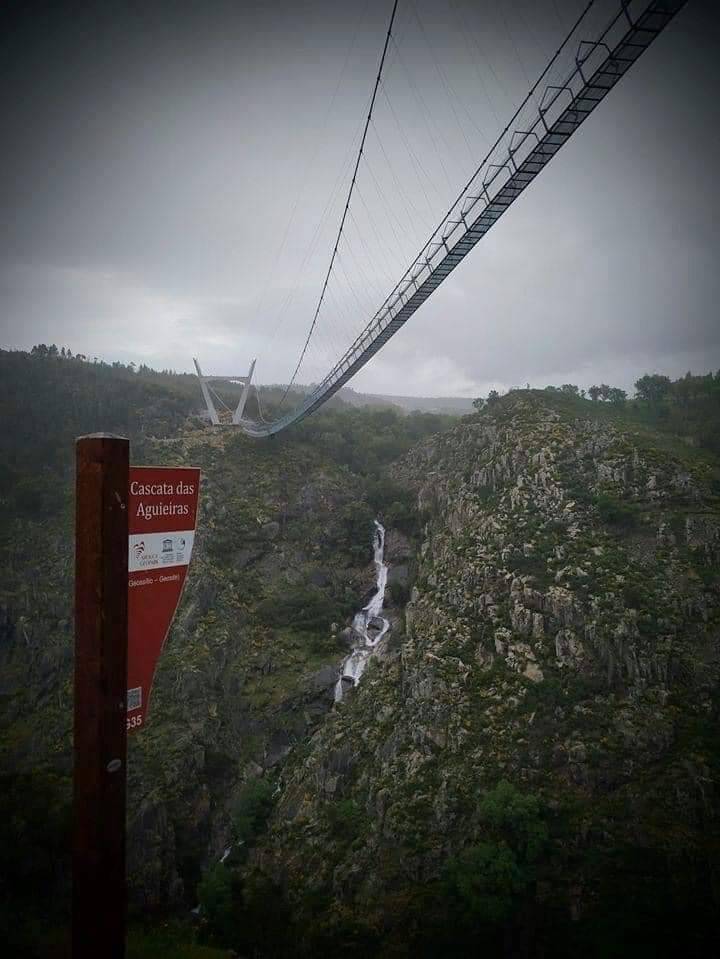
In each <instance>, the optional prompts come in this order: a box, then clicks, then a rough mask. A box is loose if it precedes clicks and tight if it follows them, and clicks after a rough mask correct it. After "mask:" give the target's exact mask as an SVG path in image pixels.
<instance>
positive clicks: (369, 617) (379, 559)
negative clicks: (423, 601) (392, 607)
mask: <svg viewBox="0 0 720 959" xmlns="http://www.w3.org/2000/svg"><path fill="white" fill-rule="evenodd" d="M373 546H374V556H373V559H374V562H375V569H376V570H377V579H376V588H375V593H374V594H373V596H372V598H371V600H370V602H369V603H368V604H367V606H365V607H363V609H361V610H360V612H359V613H356V614H355V618H354V619H353V630H354V631H355V634H356V635H357V636H358V637H359V642H358V643H357V644H356V646H355V648H354V649H353V651H352V653H350V655H349V656H348V658H347V659H346V660H345V662H344V663H343V665H342V669H341V671H340V678H339V679H338V681H337V683H336V684H335V702H339V701H340V700H341V699H342V698H343V692H344V689H343V682H345V683H348V682H350V683H352V685H353V686H356V685H357V684H358V682H359V680H360V677H361V676H362V674H363V673H364V672H365V667H366V666H367V664H368V660H369V659H370V657H371V656H372V654H373V653H374V652H375V648H376V647H377V645H378V643H379V642H380V640H381V639H382V638H383V636H384V635H385V633H387V631H388V630H389V629H390V623H389V622H388V620H387V619H385V617H384V616H382V615H381V614H382V611H383V603H384V601H385V587H386V586H387V577H388V568H387V565H386V564H385V560H384V555H385V527H384V526H383V525H382V523H379V522H378V521H377V520H375V537H374V540H373Z"/></svg>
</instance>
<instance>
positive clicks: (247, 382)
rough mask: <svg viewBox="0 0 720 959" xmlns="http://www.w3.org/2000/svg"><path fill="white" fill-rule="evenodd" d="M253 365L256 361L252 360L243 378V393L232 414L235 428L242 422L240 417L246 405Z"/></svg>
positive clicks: (253, 369)
mask: <svg viewBox="0 0 720 959" xmlns="http://www.w3.org/2000/svg"><path fill="white" fill-rule="evenodd" d="M255 363H256V360H253V361H252V363H251V364H250V371H249V373H248V375H247V376H246V378H245V386H244V387H243V391H242V393H241V394H240V400H239V402H238V405H237V409H236V410H235V412H234V413H233V418H232V421H233V423H234V424H235V426H238V425H239V424H240V422H241V420H242V415H243V412H244V410H245V404H246V403H247V398H248V394H249V392H250V384H251V383H252V378H253V373H254V372H255Z"/></svg>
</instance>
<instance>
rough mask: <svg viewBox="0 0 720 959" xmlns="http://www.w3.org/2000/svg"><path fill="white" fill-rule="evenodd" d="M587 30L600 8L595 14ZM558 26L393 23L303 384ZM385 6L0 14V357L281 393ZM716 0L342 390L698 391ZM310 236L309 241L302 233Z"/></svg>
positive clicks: (404, 2)
mask: <svg viewBox="0 0 720 959" xmlns="http://www.w3.org/2000/svg"><path fill="white" fill-rule="evenodd" d="M602 3H603V4H604V6H605V9H607V0H602ZM583 6H584V0H490V2H488V3H483V4H480V3H477V2H470V0H432V2H430V0H414V2H412V3H411V2H410V0H400V6H399V13H398V21H397V24H396V29H395V31H394V35H395V42H394V43H393V45H392V46H391V48H390V52H389V55H388V63H387V71H386V75H385V81H384V84H383V89H382V91H381V95H380V96H379V98H378V101H377V107H376V113H375V119H374V123H373V126H372V128H371V130H370V134H369V137H368V143H367V151H366V162H364V163H363V165H362V166H361V168H360V174H359V178H358V191H357V193H356V197H355V201H354V205H353V207H352V208H351V211H352V213H353V215H352V217H351V218H350V220H349V223H348V228H347V239H346V244H345V245H344V246H341V250H340V259H339V263H338V267H337V269H336V271H335V273H334V278H333V282H332V284H331V289H330V293H329V295H328V300H327V302H326V306H325V308H324V311H323V314H321V321H320V323H319V325H318V337H317V340H316V341H314V343H313V349H312V350H311V352H310V354H309V355H308V361H307V363H306V365H305V366H304V368H303V370H302V372H301V375H300V381H304V382H309V381H310V380H312V379H317V378H318V377H319V376H321V375H322V374H323V373H324V372H325V371H326V367H327V366H329V364H330V362H331V361H332V360H333V359H334V358H336V355H337V354H339V352H340V351H341V349H342V348H344V347H345V346H346V345H347V342H348V340H349V338H351V337H352V335H353V333H356V332H357V331H358V330H359V328H360V327H361V326H362V325H364V323H365V322H367V320H368V319H369V318H370V316H371V314H372V311H373V310H374V308H376V307H377V306H378V305H379V302H380V301H381V300H382V299H383V298H384V295H385V294H386V293H387V292H389V289H390V287H391V286H392V285H393V284H394V282H395V280H397V279H399V275H400V274H401V273H402V271H403V269H404V267H405V266H407V264H408V262H409V261H410V259H412V257H413V255H414V254H415V253H416V252H417V250H418V249H419V248H420V246H422V243H423V242H424V240H425V238H426V234H427V233H428V232H429V229H430V228H431V227H432V226H434V225H435V224H436V222H437V220H438V219H439V218H440V216H441V215H442V213H443V212H444V211H445V209H446V208H447V206H449V204H450V202H451V200H452V199H454V195H455V194H456V193H457V192H458V191H459V189H460V187H461V186H462V184H463V183H464V181H465V180H466V179H467V178H468V176H469V175H470V173H471V172H472V169H473V167H474V165H476V164H477V162H478V161H479V160H480V159H481V157H482V155H483V154H484V152H485V149H486V148H487V146H488V145H489V144H490V143H491V142H492V140H493V139H494V137H495V135H496V134H497V132H499V130H500V128H501V127H502V126H504V124H505V122H506V121H507V120H508V119H509V117H510V115H511V113H512V112H513V109H514V107H515V106H516V105H517V104H518V103H519V101H520V100H521V99H522V97H523V96H524V94H525V93H526V92H527V90H528V87H529V85H530V83H531V82H532V81H534V80H535V78H536V76H537V74H538V73H539V71H540V69H541V68H542V67H543V66H544V63H545V61H546V60H547V59H548V58H549V55H550V53H551V51H552V50H554V48H555V47H556V46H557V45H558V43H559V41H560V39H561V36H562V35H563V34H564V32H565V30H566V29H567V27H568V26H569V24H570V22H571V21H572V20H573V19H574V17H575V16H576V15H577V13H578V11H579V10H580V9H581V8H582V7H583ZM390 8H391V4H390V3H389V2H388V0H382V2H380V0H367V2H364V0H359V2H357V3H349V2H332V3H331V2H327V0H323V2H320V0H317V2H308V3H303V4H298V3H292V4H290V3H272V4H269V3H268V4H266V3H260V2H257V3H254V4H249V3H242V2H240V3H237V2H236V3H231V2H217V0H204V2H194V3H191V2H182V0H178V2H174V3H159V2H156V3H151V4H145V3H137V2H129V0H126V2H124V3H111V2H106V3H102V4H88V3H74V4H61V3H57V2H56V3H52V4H47V5H42V4H37V3H17V4H10V5H9V6H8V7H6V12H5V13H4V14H3V24H2V27H3V29H2V39H0V45H1V46H0V50H1V51H2V53H1V56H2V72H3V84H2V91H1V92H0V102H1V103H2V107H1V109H2V129H3V143H4V146H3V150H2V153H1V154H0V167H2V170H1V171H0V174H1V175H0V190H1V194H2V213H3V217H2V219H3V232H2V236H3V242H2V249H1V251H0V253H1V255H0V317H2V319H1V321H0V322H1V324H2V326H1V329H0V346H3V347H12V348H23V349H26V348H29V347H31V346H32V345H33V344H34V343H37V342H55V343H57V344H58V345H61V344H64V345H67V346H69V347H70V348H71V349H72V350H73V351H76V352H78V351H79V352H83V353H86V354H89V355H91V356H92V355H98V356H100V357H103V358H105V359H108V360H113V359H122V360H124V361H129V360H134V361H136V362H146V363H149V364H151V365H153V366H156V367H160V368H162V367H173V368H175V369H178V370H188V369H190V368H191V366H192V357H193V356H194V355H197V356H198V357H199V358H200V359H201V362H202V364H203V366H204V367H205V369H206V371H207V372H217V373H230V372H241V371H242V370H244V369H245V367H246V366H247V365H248V362H249V359H250V358H251V357H252V356H257V357H258V368H257V369H258V377H259V380H260V381H261V382H285V381H287V379H288V378H289V376H290V374H291V373H292V370H293V368H294V366H295V362H296V360H297V357H298V355H299V350H300V348H301V345H302V341H303V339H304V337H305V334H306V332H307V329H308V326H309V324H310V321H311V319H312V312H313V308H314V305H315V301H316V299H317V296H318V294H319V291H320V286H321V283H322V277H323V274H324V271H325V269H326V268H327V264H328V260H329V257H330V253H331V249H332V243H333V240H334V233H335V231H336V229H337V225H338V222H339V217H340V214H341V210H342V204H343V202H344V194H345V191H346V189H347V185H348V173H349V169H350V167H351V165H352V161H353V159H354V152H355V151H356V149H357V143H358V134H359V130H360V127H361V124H362V121H363V119H364V113H365V111H366V110H367V104H368V99H369V94H370V90H371V85H372V82H373V79H374V76H375V71H376V68H377V62H378V58H379V55H380V50H381V47H382V42H383V39H384V34H385V30H386V28H387V20H388V17H389V14H390ZM717 8H718V4H717V3H716V2H713V0H689V2H688V4H687V7H686V8H685V9H684V11H682V12H681V14H680V15H679V16H678V18H677V19H676V21H675V22H674V23H672V24H671V25H670V26H669V28H668V29H667V30H666V32H665V33H664V34H663V35H662V36H661V37H660V38H659V39H658V40H657V41H656V42H655V44H654V45H653V46H652V47H651V48H650V50H649V51H648V52H647V53H646V54H645V55H644V56H643V57H642V59H641V60H640V62H639V63H638V64H637V65H635V66H634V67H633V68H632V69H631V71H630V72H629V74H628V75H627V76H626V77H625V78H624V79H623V80H622V81H621V83H620V85H619V86H618V87H617V88H616V89H615V90H614V91H613V92H612V93H611V94H610V96H609V97H608V98H607V100H606V101H605V102H604V103H603V104H601V106H600V107H599V108H598V110H597V111H596V112H595V113H594V114H593V116H592V117H591V118H590V119H589V120H588V121H587V123H586V124H585V125H584V127H583V128H582V129H581V130H580V131H579V132H578V133H577V134H576V135H575V136H574V137H573V138H572V139H571V141H570V142H569V143H568V144H567V146H565V147H564V148H563V150H562V151H561V152H560V154H559V155H558V156H557V157H556V158H555V159H554V160H553V161H552V163H551V164H550V165H549V167H548V168H547V169H546V170H545V171H544V172H543V173H542V174H541V176H540V177H539V178H538V180H537V181H536V182H535V183H534V184H532V186H531V187H530V188H529V189H528V190H527V191H526V193H525V194H523V196H522V197H521V198H520V199H519V200H518V201H517V202H516V203H515V204H514V206H513V207H512V209H511V210H510V211H508V213H507V214H506V215H505V216H504V217H503V218H502V220H501V221H500V222H499V223H498V224H497V225H496V226H495V227H494V228H493V229H492V230H491V231H490V233H489V234H488V236H487V237H486V238H484V239H483V240H482V241H481V243H480V244H479V245H478V247H476V249H475V250H474V251H473V252H472V253H471V254H470V255H469V256H468V257H467V258H466V260H465V261H464V262H463V263H462V264H461V265H460V267H458V269H457V270H456V271H455V272H454V273H453V274H452V275H451V277H450V278H449V279H448V280H447V281H446V282H445V283H444V285H443V286H441V287H440V288H439V289H438V291H437V292H436V293H435V294H433V296H432V297H431V298H430V300H429V301H428V302H427V303H426V304H425V305H424V306H423V307H422V308H421V309H420V310H419V311H418V313H417V314H416V315H415V316H414V317H413V318H412V319H411V320H410V322H409V323H408V324H407V325H406V327H405V328H404V329H403V330H402V331H401V332H400V333H399V334H398V335H397V336H396V337H395V338H394V339H393V340H391V341H390V343H389V344H388V345H387V346H386V347H385V348H384V350H383V351H382V352H381V353H380V354H379V355H378V356H377V357H375V358H374V359H373V360H372V361H371V362H370V364H369V365H368V366H367V367H366V368H365V369H364V370H363V371H362V372H361V373H360V374H359V376H358V377H356V379H355V380H354V381H353V384H352V385H353V387H354V388H355V389H358V390H363V391H368V392H382V393H393V392H394V393H403V394H416V395H432V394H445V395H452V394H456V395H477V394H484V393H486V392H487V391H488V390H489V389H490V388H492V387H493V386H496V387H500V388H505V387H508V386H512V385H521V384H522V385H524V384H525V383H526V382H530V383H531V384H532V385H540V386H543V385H545V384H546V383H561V382H568V381H570V382H576V383H579V384H581V385H585V386H587V385H589V384H590V383H591V382H594V381H605V382H609V383H612V384H616V385H620V386H625V387H628V386H631V384H632V382H633V381H634V379H635V378H637V376H638V375H639V374H641V373H642V372H645V371H651V370H658V371H661V372H666V373H668V374H671V375H679V374H682V373H684V372H685V371H686V370H687V369H692V370H693V371H696V372H703V371H707V370H710V369H717V368H718V367H720V323H718V317H717V304H718V302H719V301H720V279H719V275H718V273H719V271H718V268H717V263H718V250H719V246H720V243H719V236H718V225H717V224H718V206H719V204H718V190H717V186H716V182H715V173H714V171H715V170H716V169H717V161H718V145H719V135H718V130H717V126H716V123H717V121H716V114H717V106H716V104H717V94H718V89H719V87H720V83H719V80H720V31H719V29H718V23H719V18H718V9H717ZM323 214H324V216H323Z"/></svg>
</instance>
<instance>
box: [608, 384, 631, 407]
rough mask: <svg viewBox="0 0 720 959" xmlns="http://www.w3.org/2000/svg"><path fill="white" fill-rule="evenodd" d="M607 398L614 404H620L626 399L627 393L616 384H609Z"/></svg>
mask: <svg viewBox="0 0 720 959" xmlns="http://www.w3.org/2000/svg"><path fill="white" fill-rule="evenodd" d="M608 399H609V400H610V402H611V403H614V404H615V406H622V405H623V403H624V402H625V400H626V399H627V393H626V392H625V390H621V389H620V388H619V387H617V386H611V387H610V389H609V391H608Z"/></svg>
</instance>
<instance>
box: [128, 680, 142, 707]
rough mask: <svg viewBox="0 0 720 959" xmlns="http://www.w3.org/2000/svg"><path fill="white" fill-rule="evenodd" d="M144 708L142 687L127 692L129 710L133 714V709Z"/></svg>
mask: <svg viewBox="0 0 720 959" xmlns="http://www.w3.org/2000/svg"><path fill="white" fill-rule="evenodd" d="M141 706H142V686H137V687H136V688H135V689H128V691H127V709H128V712H132V710H133V709H140V707H141Z"/></svg>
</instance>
